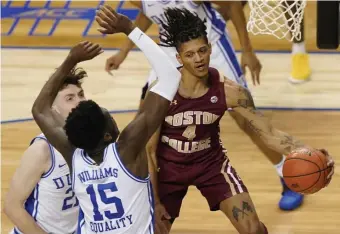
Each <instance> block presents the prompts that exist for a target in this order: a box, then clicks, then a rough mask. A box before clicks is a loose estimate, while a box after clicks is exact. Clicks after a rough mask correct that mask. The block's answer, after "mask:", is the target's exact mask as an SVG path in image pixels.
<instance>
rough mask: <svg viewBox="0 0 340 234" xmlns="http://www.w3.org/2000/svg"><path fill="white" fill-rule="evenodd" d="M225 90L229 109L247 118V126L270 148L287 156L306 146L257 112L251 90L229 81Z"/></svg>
mask: <svg viewBox="0 0 340 234" xmlns="http://www.w3.org/2000/svg"><path fill="white" fill-rule="evenodd" d="M224 89H225V94H226V101H227V105H228V107H229V108H232V109H233V111H234V112H237V113H239V114H240V115H241V116H243V117H244V118H245V121H246V124H247V126H248V127H249V128H250V129H251V130H252V131H253V132H254V133H255V134H256V135H257V136H258V137H260V138H261V139H262V141H263V142H264V143H265V144H266V145H267V147H268V148H271V149H273V150H274V151H276V152H278V153H281V154H284V155H287V154H289V153H290V152H292V151H293V150H294V149H297V148H300V147H305V146H306V145H305V144H303V143H302V142H301V141H299V140H298V139H296V138H294V137H293V136H291V135H289V134H288V133H285V132H282V131H280V130H278V129H276V128H275V127H274V126H273V125H272V124H271V123H270V121H269V119H268V118H266V117H265V116H264V115H263V114H261V112H259V111H257V110H256V107H255V104H254V100H253V98H252V96H251V94H250V92H249V90H247V89H245V88H243V87H242V86H240V85H238V84H237V83H235V82H233V81H230V80H227V79H225V82H224Z"/></svg>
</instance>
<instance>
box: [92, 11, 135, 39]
mask: <svg viewBox="0 0 340 234" xmlns="http://www.w3.org/2000/svg"><path fill="white" fill-rule="evenodd" d="M96 21H97V22H98V24H99V25H100V26H101V27H102V28H99V29H98V31H99V32H101V33H102V34H115V33H121V32H122V33H125V34H126V35H128V34H129V33H130V32H131V31H132V30H133V28H134V26H133V24H132V21H131V20H130V19H129V18H128V17H126V16H125V15H122V14H118V13H117V12H116V11H115V10H113V9H112V8H111V7H110V6H108V5H105V6H101V7H100V10H98V11H97V13H96Z"/></svg>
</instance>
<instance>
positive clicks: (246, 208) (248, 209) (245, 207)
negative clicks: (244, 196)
mask: <svg viewBox="0 0 340 234" xmlns="http://www.w3.org/2000/svg"><path fill="white" fill-rule="evenodd" d="M232 212H233V216H234V219H235V220H236V221H237V222H238V221H239V219H240V216H239V213H241V214H242V216H241V218H242V219H244V216H245V215H246V216H249V214H250V213H253V212H254V208H253V207H251V205H249V203H248V202H246V201H243V202H242V207H241V208H239V207H237V206H234V207H233V209H232Z"/></svg>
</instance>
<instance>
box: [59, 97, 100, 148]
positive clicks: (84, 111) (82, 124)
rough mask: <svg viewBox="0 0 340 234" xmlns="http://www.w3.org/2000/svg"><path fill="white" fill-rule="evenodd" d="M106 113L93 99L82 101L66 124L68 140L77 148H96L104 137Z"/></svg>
mask: <svg viewBox="0 0 340 234" xmlns="http://www.w3.org/2000/svg"><path fill="white" fill-rule="evenodd" d="M105 126H106V119H105V115H104V113H103V111H102V109H101V108H100V106H99V105H98V104H97V103H95V102H94V101H92V100H87V101H82V102H80V103H79V104H78V105H77V107H75V108H73V109H72V111H71V113H70V114H69V115H68V117H67V119H66V123H65V126H64V129H65V132H66V135H67V137H68V140H69V141H70V142H71V143H72V145H74V146H75V147H77V148H81V149H84V150H93V149H95V148H96V147H97V146H98V144H99V142H100V140H101V139H103V137H104V131H105Z"/></svg>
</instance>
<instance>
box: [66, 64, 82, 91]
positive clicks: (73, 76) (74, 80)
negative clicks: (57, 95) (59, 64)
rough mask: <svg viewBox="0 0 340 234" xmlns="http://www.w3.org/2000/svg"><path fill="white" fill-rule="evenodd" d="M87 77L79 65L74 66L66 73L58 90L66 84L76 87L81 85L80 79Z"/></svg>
mask: <svg viewBox="0 0 340 234" xmlns="http://www.w3.org/2000/svg"><path fill="white" fill-rule="evenodd" d="M85 77H87V73H86V71H85V70H84V69H83V68H81V67H78V68H76V67H74V68H73V69H72V70H71V71H70V72H69V73H68V74H67V75H66V78H65V80H64V83H63V84H62V85H61V87H60V90H63V89H64V88H66V86H68V85H70V84H72V85H76V86H78V87H80V86H81V84H82V80H83V79H84V78H85Z"/></svg>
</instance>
